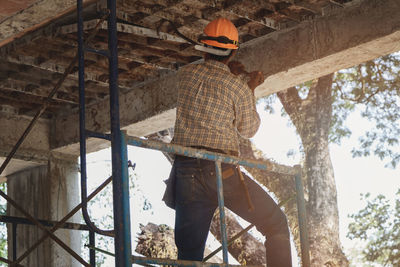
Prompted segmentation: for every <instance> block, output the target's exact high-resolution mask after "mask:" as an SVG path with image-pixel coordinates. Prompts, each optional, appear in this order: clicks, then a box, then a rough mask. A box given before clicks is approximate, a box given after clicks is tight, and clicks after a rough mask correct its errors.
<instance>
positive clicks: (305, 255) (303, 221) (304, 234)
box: [295, 166, 310, 267]
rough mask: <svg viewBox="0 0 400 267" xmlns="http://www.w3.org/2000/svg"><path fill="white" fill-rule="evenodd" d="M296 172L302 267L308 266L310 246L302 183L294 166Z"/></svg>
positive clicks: (299, 173) (299, 171) (299, 170)
mask: <svg viewBox="0 0 400 267" xmlns="http://www.w3.org/2000/svg"><path fill="white" fill-rule="evenodd" d="M296 168H297V170H298V172H297V174H296V175H295V180H296V192H297V193H296V195H297V210H298V218H299V229H300V248H301V262H302V266H303V267H309V266H310V245H309V242H308V231H307V215H306V205H305V200H304V190H303V182H302V180H301V168H300V167H299V166H296Z"/></svg>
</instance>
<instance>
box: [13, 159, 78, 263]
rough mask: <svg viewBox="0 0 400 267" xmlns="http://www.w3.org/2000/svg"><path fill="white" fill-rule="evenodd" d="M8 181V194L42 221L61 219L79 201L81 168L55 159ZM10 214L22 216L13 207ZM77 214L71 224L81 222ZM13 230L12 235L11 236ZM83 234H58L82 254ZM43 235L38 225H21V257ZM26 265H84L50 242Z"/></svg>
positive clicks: (32, 255)
mask: <svg viewBox="0 0 400 267" xmlns="http://www.w3.org/2000/svg"><path fill="white" fill-rule="evenodd" d="M7 178H8V195H9V196H10V197H11V198H13V199H14V200H15V201H16V202H17V203H19V204H20V205H22V206H23V207H24V208H25V209H26V210H27V211H28V212H29V213H30V214H31V215H32V216H34V217H35V218H38V219H46V220H60V219H61V218H62V217H64V216H65V215H66V214H67V213H68V212H69V211H70V210H71V209H72V208H73V207H75V206H76V205H77V204H78V202H79V183H78V169H77V164H76V163H75V162H70V161H63V160H60V159H56V158H51V160H50V161H49V164H48V165H47V166H39V167H34V168H31V169H28V170H24V171H21V172H18V173H15V174H13V175H10V176H8V177H7ZM8 214H9V215H11V216H20V217H22V215H21V214H20V212H18V211H16V210H15V209H14V208H13V207H11V206H10V205H9V206H8ZM79 220H80V215H79V214H78V215H75V216H74V217H73V218H72V219H71V220H70V222H79ZM10 230H11V227H9V236H11V232H10ZM80 234H81V233H80V232H79V231H73V230H57V231H56V235H57V236H58V237H59V238H60V239H61V240H62V241H64V242H65V243H66V244H67V245H69V246H70V247H71V248H72V249H73V250H74V251H76V252H77V253H78V254H79V253H80V245H81V244H80V239H81V238H80ZM42 235H43V233H42V231H41V230H40V229H38V228H37V227H35V226H30V225H18V227H17V256H20V255H21V254H22V253H24V252H25V251H26V250H27V249H28V248H29V247H30V246H31V245H32V244H33V243H34V242H35V241H36V240H37V239H39V238H40V237H41V236H42ZM11 242H12V241H11V239H9V244H8V245H9V258H12V249H11V248H12V243H11ZM22 264H23V265H25V266H32V267H36V266H37V267H43V266H57V267H63V266H65V267H67V266H80V265H79V264H78V262H77V261H75V259H73V258H72V257H71V256H70V255H69V254H67V252H65V251H64V249H63V248H61V247H60V246H59V245H58V244H56V243H55V242H54V241H52V240H50V239H47V240H46V241H45V242H44V243H43V244H42V245H40V246H39V248H37V249H36V250H34V251H33V252H32V254H30V256H29V257H27V258H26V260H24V261H23V262H22Z"/></svg>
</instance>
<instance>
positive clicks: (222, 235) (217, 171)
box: [215, 161, 228, 263]
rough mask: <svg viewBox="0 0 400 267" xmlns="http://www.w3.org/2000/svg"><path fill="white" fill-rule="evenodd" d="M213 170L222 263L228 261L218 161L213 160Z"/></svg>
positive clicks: (219, 163)
mask: <svg viewBox="0 0 400 267" xmlns="http://www.w3.org/2000/svg"><path fill="white" fill-rule="evenodd" d="M215 172H216V174H217V190H218V192H217V194H218V207H219V218H220V224H221V241H222V258H223V260H224V263H228V237H227V235H226V224H225V210H224V206H225V204H224V188H223V184H222V170H221V162H220V161H216V162H215Z"/></svg>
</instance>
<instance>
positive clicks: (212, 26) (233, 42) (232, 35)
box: [199, 18, 239, 49]
mask: <svg viewBox="0 0 400 267" xmlns="http://www.w3.org/2000/svg"><path fill="white" fill-rule="evenodd" d="M204 34H205V36H201V37H200V38H199V41H200V42H202V43H204V44H207V45H211V46H215V47H220V48H227V49H238V48H239V33H238V30H237V29H236V27H235V25H234V24H233V23H232V22H231V21H230V20H228V19H225V18H217V19H214V20H213V21H211V22H210V23H208V24H207V26H206V27H205V28H204Z"/></svg>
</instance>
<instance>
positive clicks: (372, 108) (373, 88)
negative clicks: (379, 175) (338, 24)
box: [332, 53, 400, 168]
mask: <svg viewBox="0 0 400 267" xmlns="http://www.w3.org/2000/svg"><path fill="white" fill-rule="evenodd" d="M399 70H400V53H394V54H391V55H387V56H384V57H381V58H377V59H375V60H372V61H369V62H366V63H364V64H361V65H358V66H356V67H353V68H350V69H346V70H342V71H340V72H338V73H337V74H336V78H335V82H334V83H333V87H332V88H333V93H334V98H335V101H334V110H336V111H335V113H336V114H337V115H336V116H337V117H336V118H335V117H334V120H336V121H338V122H339V125H341V124H342V122H343V121H344V119H345V117H346V116H347V115H348V113H349V112H350V111H352V110H354V107H355V105H357V106H358V107H359V108H360V109H361V115H362V117H364V118H366V119H368V120H369V121H371V122H372V123H373V124H374V127H371V129H369V130H368V131H367V132H366V133H365V134H364V135H363V136H362V137H360V138H359V147H357V148H354V149H353V150H352V154H353V156H369V155H371V154H374V155H376V156H378V157H379V158H380V159H382V160H387V161H388V164H387V166H391V167H393V168H394V167H395V166H396V165H397V163H398V162H399V161H400V151H399V149H398V147H399V142H400V140H399V136H400V127H399V126H400V112H399V111H400V90H399V87H400V77H399V75H398V74H399ZM340 121H341V122H340ZM341 129H343V128H341ZM338 133H339V134H341V131H339V132H338ZM344 134H345V135H346V134H349V133H347V132H345V133H344Z"/></svg>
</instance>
